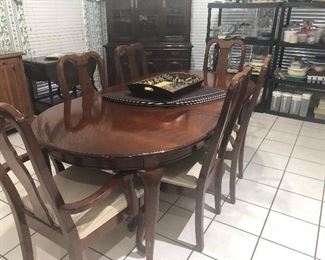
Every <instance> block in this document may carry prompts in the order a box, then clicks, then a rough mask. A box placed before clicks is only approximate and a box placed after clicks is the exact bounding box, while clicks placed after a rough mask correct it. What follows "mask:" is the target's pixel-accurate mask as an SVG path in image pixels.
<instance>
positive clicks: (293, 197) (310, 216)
mask: <svg viewBox="0 0 325 260" xmlns="http://www.w3.org/2000/svg"><path fill="white" fill-rule="evenodd" d="M321 205H322V202H321V201H318V200H314V199H310V198H307V197H305V196H301V195H298V194H295V193H291V192H287V191H283V190H279V191H278V193H277V195H276V197H275V201H274V203H273V206H272V210H275V211H279V212H281V213H284V214H287V215H289V216H292V217H296V218H299V219H302V220H305V221H308V222H311V223H313V224H316V225H318V223H319V216H320V209H321Z"/></svg>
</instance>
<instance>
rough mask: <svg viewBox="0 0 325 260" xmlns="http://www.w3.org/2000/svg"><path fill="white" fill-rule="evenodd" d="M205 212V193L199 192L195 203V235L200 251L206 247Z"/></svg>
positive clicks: (197, 247) (197, 248)
mask: <svg viewBox="0 0 325 260" xmlns="http://www.w3.org/2000/svg"><path fill="white" fill-rule="evenodd" d="M203 214H204V194H197V199H196V203H195V237H196V250H197V251H200V252H201V251H202V250H203V248H204V238H203V236H204V234H203V232H204V230H203V218H204V216H203Z"/></svg>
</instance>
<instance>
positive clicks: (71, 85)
mask: <svg viewBox="0 0 325 260" xmlns="http://www.w3.org/2000/svg"><path fill="white" fill-rule="evenodd" d="M57 66H58V79H59V83H60V86H61V88H62V92H63V97H64V99H71V96H70V91H71V90H75V89H76V87H77V86H79V85H80V88H81V92H82V95H85V94H89V93H90V92H93V91H94V90H97V91H98V89H97V88H96V87H95V85H94V83H95V82H94V73H95V71H96V68H98V72H99V78H100V84H101V87H102V90H103V91H105V90H106V88H107V87H108V81H107V74H106V68H105V65H104V62H103V60H102V58H101V57H100V55H99V54H98V53H96V52H94V51H90V52H84V53H81V54H68V55H65V56H62V57H61V58H60V59H59V61H58V65H57Z"/></svg>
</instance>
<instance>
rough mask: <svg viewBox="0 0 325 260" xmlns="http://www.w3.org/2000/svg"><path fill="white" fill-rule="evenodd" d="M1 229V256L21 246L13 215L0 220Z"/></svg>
mask: <svg viewBox="0 0 325 260" xmlns="http://www.w3.org/2000/svg"><path fill="white" fill-rule="evenodd" d="M0 227H1V228H0V254H1V255H4V254H6V253H7V252H8V251H9V250H11V249H13V248H14V247H16V246H18V244H19V238H18V233H17V230H16V224H15V221H14V218H13V216H12V214H10V215H9V216H6V217H4V218H3V219H1V220H0Z"/></svg>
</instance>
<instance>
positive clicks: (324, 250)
mask: <svg viewBox="0 0 325 260" xmlns="http://www.w3.org/2000/svg"><path fill="white" fill-rule="evenodd" d="M324 245H325V228H323V227H322V228H320V231H319V238H318V245H317V254H316V257H317V258H319V259H321V260H324V259H325V246H324Z"/></svg>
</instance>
